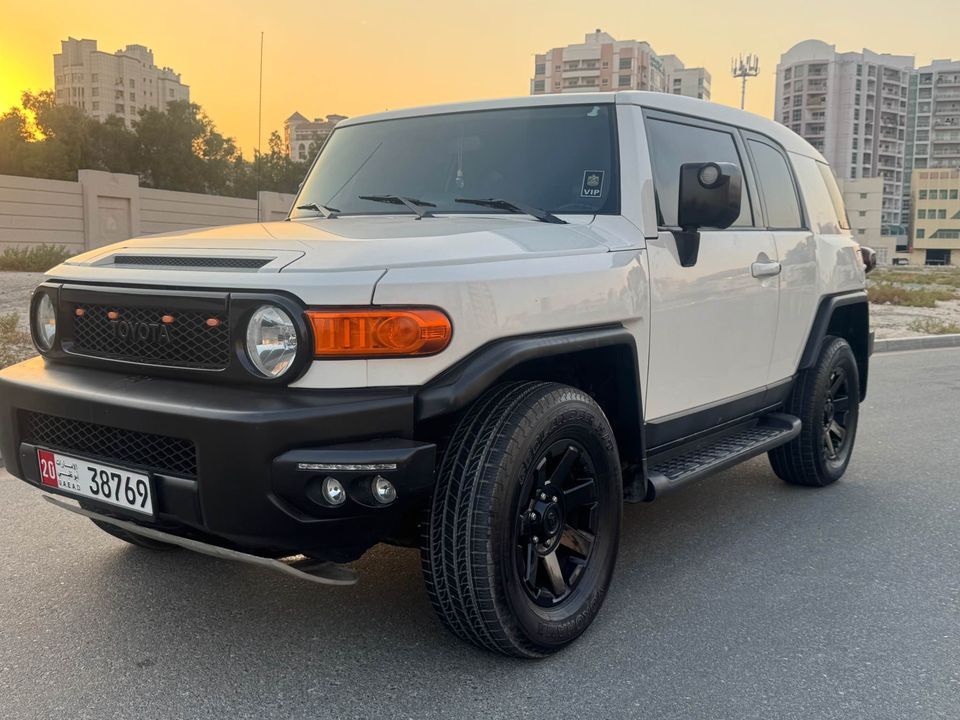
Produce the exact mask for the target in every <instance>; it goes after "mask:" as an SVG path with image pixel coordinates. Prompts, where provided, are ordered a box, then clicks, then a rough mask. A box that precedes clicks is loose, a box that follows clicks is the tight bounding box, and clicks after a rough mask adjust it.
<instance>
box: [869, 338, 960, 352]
mask: <svg viewBox="0 0 960 720" xmlns="http://www.w3.org/2000/svg"><path fill="white" fill-rule="evenodd" d="M951 347H960V335H921V336H919V337H908V338H887V339H886V340H874V341H873V352H875V353H883V352H897V351H901V350H930V349H933V348H951Z"/></svg>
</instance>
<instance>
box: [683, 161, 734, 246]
mask: <svg viewBox="0 0 960 720" xmlns="http://www.w3.org/2000/svg"><path fill="white" fill-rule="evenodd" d="M742 191H743V173H741V172H740V168H739V167H738V166H737V165H734V164H733V163H726V162H722V163H721V162H705V163H684V164H683V165H681V166H680V204H679V205H678V207H677V224H678V225H679V226H680V228H681V229H682V230H684V231H685V232H695V231H697V230H699V229H700V228H702V227H710V228H719V229H723V228H728V227H730V226H731V225H733V223H734V222H735V221H736V219H737V218H738V217H740V194H741V192H742Z"/></svg>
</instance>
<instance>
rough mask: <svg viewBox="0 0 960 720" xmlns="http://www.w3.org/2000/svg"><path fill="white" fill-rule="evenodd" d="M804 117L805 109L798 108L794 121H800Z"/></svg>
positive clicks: (794, 114) (795, 111)
mask: <svg viewBox="0 0 960 720" xmlns="http://www.w3.org/2000/svg"><path fill="white" fill-rule="evenodd" d="M802 119H803V110H801V109H800V108H797V109H796V110H794V111H793V122H800V120H802Z"/></svg>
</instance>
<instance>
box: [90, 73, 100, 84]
mask: <svg viewBox="0 0 960 720" xmlns="http://www.w3.org/2000/svg"><path fill="white" fill-rule="evenodd" d="M90 82H100V74H99V73H90Z"/></svg>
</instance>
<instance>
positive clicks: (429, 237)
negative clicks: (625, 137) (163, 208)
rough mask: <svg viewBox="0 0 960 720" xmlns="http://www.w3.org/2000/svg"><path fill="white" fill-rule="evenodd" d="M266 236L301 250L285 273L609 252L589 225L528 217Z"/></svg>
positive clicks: (363, 223)
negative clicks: (300, 246)
mask: <svg viewBox="0 0 960 720" xmlns="http://www.w3.org/2000/svg"><path fill="white" fill-rule="evenodd" d="M264 229H265V231H266V232H268V233H269V234H270V236H271V237H272V238H273V239H274V240H277V241H285V242H291V243H294V242H295V243H300V244H301V245H302V246H303V247H304V248H305V252H304V255H303V257H302V258H300V259H298V260H297V261H295V262H293V263H292V264H291V265H290V266H288V267H287V268H284V270H285V271H308V270H329V269H342V270H348V269H349V270H360V269H367V268H373V267H378V268H384V269H387V268H395V267H404V266H410V265H444V264H464V263H471V262H490V261H497V260H513V259H518V258H528V257H537V256H543V255H559V254H564V255H566V254H583V253H597V252H608V251H609V249H610V248H609V247H608V246H607V244H605V243H604V242H603V240H602V238H601V235H600V233H598V232H596V231H595V230H592V229H591V227H590V226H589V225H576V224H572V223H571V224H566V225H560V224H549V223H541V222H537V221H535V220H529V219H527V218H501V217H490V216H486V217H480V216H457V217H437V218H427V219H424V220H417V219H415V218H413V217H410V218H407V217H402V218H398V217H395V216H390V217H363V218H359V217H358V218H349V217H347V218H337V219H333V220H293V221H288V222H279V223H270V224H268V225H265V226H264Z"/></svg>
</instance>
